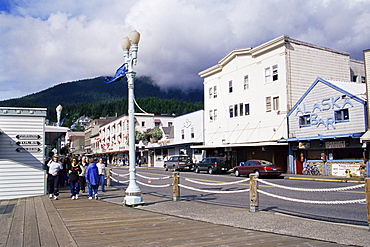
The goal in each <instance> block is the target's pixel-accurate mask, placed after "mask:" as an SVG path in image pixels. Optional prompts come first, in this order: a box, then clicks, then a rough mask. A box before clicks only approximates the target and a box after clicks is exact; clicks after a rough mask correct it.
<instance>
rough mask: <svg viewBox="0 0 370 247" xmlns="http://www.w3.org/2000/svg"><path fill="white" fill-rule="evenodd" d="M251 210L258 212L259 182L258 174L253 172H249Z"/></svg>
mask: <svg viewBox="0 0 370 247" xmlns="http://www.w3.org/2000/svg"><path fill="white" fill-rule="evenodd" d="M249 178H250V181H249V211H250V212H258V206H259V205H258V204H259V199H258V192H257V189H258V183H257V180H256V179H257V174H255V173H251V174H249Z"/></svg>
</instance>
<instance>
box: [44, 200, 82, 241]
mask: <svg viewBox="0 0 370 247" xmlns="http://www.w3.org/2000/svg"><path fill="white" fill-rule="evenodd" d="M42 200H43V202H44V205H45V209H46V211H47V212H48V216H49V219H50V223H51V227H52V228H53V231H54V232H55V233H56V234H55V237H56V239H57V241H58V244H59V245H60V246H71V247H72V246H77V243H76V242H75V240H74V239H73V237H72V235H71V234H70V232H69V230H68V229H67V227H66V226H65V224H64V222H63V220H62V219H61V217H60V216H59V213H58V211H57V209H56V208H55V206H54V204H57V203H58V201H54V200H50V199H48V198H47V197H45V196H44V197H42Z"/></svg>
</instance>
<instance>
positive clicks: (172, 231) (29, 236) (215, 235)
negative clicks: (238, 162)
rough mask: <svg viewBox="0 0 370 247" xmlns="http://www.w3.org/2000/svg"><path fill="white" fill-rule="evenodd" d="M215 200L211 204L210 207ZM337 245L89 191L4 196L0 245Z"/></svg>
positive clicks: (1, 205) (0, 222)
mask: <svg viewBox="0 0 370 247" xmlns="http://www.w3.org/2000/svg"><path fill="white" fill-rule="evenodd" d="M211 207H212V206H210V208H211ZM245 245H251V246H339V245H338V244H334V243H328V242H324V241H317V240H311V239H305V238H297V237H290V236H284V235H278V234H273V233H266V232H260V231H254V230H248V229H241V228H235V227H230V226H224V225H216V224H211V223H205V222H200V221H195V220H190V219H184V218H180V217H175V216H169V215H164V214H159V213H153V212H148V211H145V210H142V209H140V208H128V207H123V206H122V205H117V204H113V203H108V202H105V201H103V200H88V199H87V197H86V196H82V197H80V199H78V200H71V199H70V198H69V193H67V192H66V191H65V192H62V194H61V195H60V200H57V201H55V200H51V199H49V198H48V197H47V196H39V197H30V198H22V199H15V200H3V201H0V246H1V247H2V246H4V247H5V246H6V247H20V246H32V247H33V246H63V247H64V246H245Z"/></svg>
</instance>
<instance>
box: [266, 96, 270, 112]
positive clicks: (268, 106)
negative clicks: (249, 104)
mask: <svg viewBox="0 0 370 247" xmlns="http://www.w3.org/2000/svg"><path fill="white" fill-rule="evenodd" d="M270 111H271V97H270V96H268V97H266V112H270Z"/></svg>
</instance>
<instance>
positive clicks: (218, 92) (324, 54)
mask: <svg viewBox="0 0 370 247" xmlns="http://www.w3.org/2000/svg"><path fill="white" fill-rule="evenodd" d="M361 66H362V67H363V63H362V62H360V61H356V60H352V59H350V57H349V54H348V53H345V52H339V51H335V50H332V49H329V48H325V47H320V46H316V45H312V44H308V43H305V42H302V41H298V40H294V39H292V38H290V37H288V36H281V37H278V38H276V39H274V40H271V41H269V42H266V43H264V44H261V45H260V46H257V47H254V48H252V47H251V48H245V49H236V50H233V51H231V52H230V53H229V54H228V55H226V56H225V57H224V58H222V59H221V60H220V61H219V62H218V64H217V65H215V66H213V67H211V68H209V69H206V70H204V71H202V72H200V73H199V75H200V76H201V77H203V78H204V82H203V84H204V92H205V93H204V94H205V96H204V112H205V119H204V126H205V133H204V137H205V141H204V145H203V148H204V149H206V150H207V155H208V156H210V155H214V156H226V157H228V158H229V162H230V165H231V166H235V165H237V164H239V162H240V161H245V160H247V159H253V158H261V159H267V160H270V161H272V162H274V163H276V164H277V165H280V166H282V167H283V170H284V168H285V169H286V168H287V163H288V160H287V155H282V154H287V152H288V149H287V145H286V144H279V143H277V140H278V139H281V138H287V137H288V132H287V119H286V114H287V113H288V112H289V110H290V109H291V108H292V107H293V105H294V104H295V102H297V101H298V100H299V98H300V97H301V96H302V95H303V94H304V93H305V92H306V90H307V89H308V87H309V86H310V85H311V84H312V82H313V81H314V80H315V79H316V78H317V77H321V78H325V79H333V80H342V81H351V80H352V79H354V78H356V80H357V79H358V78H363V77H364V69H363V68H362V67H361ZM354 75H356V77H355V76H354Z"/></svg>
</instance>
